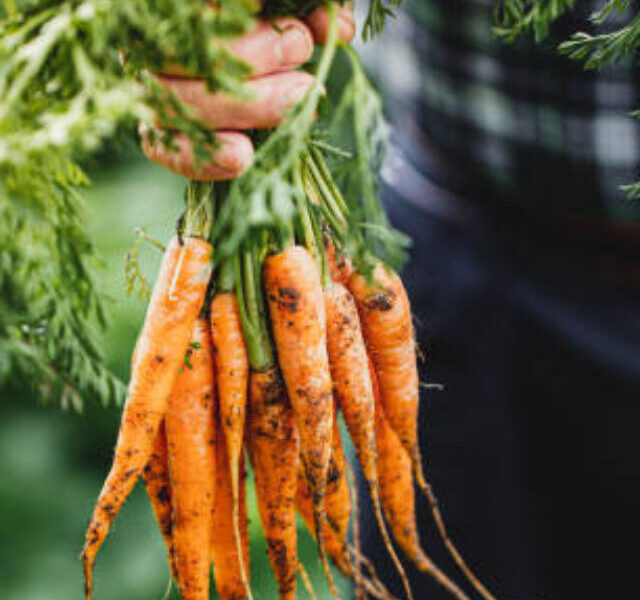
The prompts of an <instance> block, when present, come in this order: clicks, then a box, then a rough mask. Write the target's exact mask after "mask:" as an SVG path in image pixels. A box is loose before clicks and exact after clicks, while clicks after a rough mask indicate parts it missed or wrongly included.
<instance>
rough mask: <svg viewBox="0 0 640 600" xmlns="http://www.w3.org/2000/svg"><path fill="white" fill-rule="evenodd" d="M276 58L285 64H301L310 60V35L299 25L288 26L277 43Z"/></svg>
mask: <svg viewBox="0 0 640 600" xmlns="http://www.w3.org/2000/svg"><path fill="white" fill-rule="evenodd" d="M274 51H275V53H276V58H277V59H278V61H279V62H280V63H281V64H282V65H283V66H288V65H300V64H303V63H305V62H306V61H307V60H309V57H310V55H311V45H310V43H309V36H308V35H306V34H305V32H304V31H302V30H301V29H300V28H299V27H296V26H289V27H287V28H286V29H285V30H284V32H283V33H282V35H281V36H280V38H279V40H278V42H277V43H276V44H275V49H274Z"/></svg>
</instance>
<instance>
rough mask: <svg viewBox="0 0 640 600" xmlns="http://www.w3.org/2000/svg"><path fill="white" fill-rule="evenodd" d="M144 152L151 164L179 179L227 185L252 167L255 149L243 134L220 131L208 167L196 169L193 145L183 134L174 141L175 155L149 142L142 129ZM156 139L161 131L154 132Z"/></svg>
mask: <svg viewBox="0 0 640 600" xmlns="http://www.w3.org/2000/svg"><path fill="white" fill-rule="evenodd" d="M139 133H140V138H141V140H142V150H143V152H144V153H145V155H146V157H147V158H148V159H149V160H152V161H153V162H155V163H156V164H158V165H160V166H161V167H164V168H165V169H168V170H169V171H171V172H172V173H175V174H176V175H182V176H183V177H187V178H189V179H196V180H199V181H225V180H229V179H235V178H236V177H238V176H240V175H242V173H244V171H246V170H247V169H248V168H249V166H250V165H251V160H252V158H253V146H252V145H251V140H250V139H249V138H248V137H247V136H246V135H244V134H242V133H237V132H227V131H220V132H217V133H216V140H217V141H218V144H219V147H218V149H217V150H216V152H215V153H214V154H213V156H212V157H211V160H210V161H209V162H207V163H203V164H199V165H198V167H197V168H196V165H195V161H194V157H193V151H192V148H191V143H190V142H189V140H188V138H187V137H186V136H185V135H184V134H181V133H178V134H176V135H175V137H174V145H175V146H177V149H176V150H175V151H172V150H169V149H168V148H166V147H165V146H164V145H163V144H162V143H161V142H160V141H159V139H156V140H155V141H154V143H152V142H151V141H150V135H149V134H150V132H149V130H148V128H147V127H146V126H145V125H142V124H141V125H140V127H139ZM154 133H155V134H156V136H157V138H159V136H161V135H162V131H161V130H158V129H156V130H155V131H154Z"/></svg>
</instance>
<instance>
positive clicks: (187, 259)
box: [82, 193, 212, 600]
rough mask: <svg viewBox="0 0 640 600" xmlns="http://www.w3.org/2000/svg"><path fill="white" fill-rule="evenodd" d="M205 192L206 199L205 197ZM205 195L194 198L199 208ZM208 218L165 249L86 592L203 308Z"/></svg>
mask: <svg viewBox="0 0 640 600" xmlns="http://www.w3.org/2000/svg"><path fill="white" fill-rule="evenodd" d="M206 197H207V196H206V193H205V201H206ZM202 200H203V199H202V197H198V198H195V197H194V198H192V199H191V204H190V207H191V208H192V210H193V211H196V210H198V207H199V203H200V202H201V201H202ZM208 226H209V224H208V222H207V221H206V220H205V222H204V223H201V222H200V221H199V220H198V221H197V222H192V221H191V220H188V231H187V236H186V237H184V238H182V239H178V238H177V237H174V238H173V239H172V240H171V242H170V244H169V246H168V248H167V250H166V252H165V255H164V259H163V261H162V265H161V267H160V274H159V277H158V280H157V282H156V285H155V288H154V291H153V295H152V297H151V301H150V303H149V308H148V310H147V316H146V319H145V324H144V327H143V329H142V333H141V334H140V338H139V341H138V345H137V357H136V360H135V363H134V364H133V369H132V375H131V382H130V383H129V391H128V396H127V401H126V404H125V407H124V411H123V415H122V423H121V426H120V432H119V434H118V441H117V444H116V449H115V456H114V460H113V465H112V467H111V470H110V472H109V474H108V476H107V479H106V480H105V482H104V486H103V488H102V491H101V493H100V496H99V497H98V501H97V503H96V507H95V509H94V512H93V516H92V518H91V522H90V523H89V527H88V529H87V534H86V542H85V546H84V550H83V552H82V561H83V566H84V574H85V595H86V598H87V600H88V599H89V598H91V594H92V591H93V563H94V561H95V557H96V554H97V552H98V550H99V548H100V546H101V545H102V543H103V542H104V540H105V538H106V537H107V534H108V532H109V528H110V526H111V523H112V522H113V520H114V519H115V517H116V515H117V514H118V512H119V510H120V508H121V507H122V505H123V504H124V503H125V501H126V499H127V497H128V496H129V494H130V493H131V490H132V489H133V487H134V486H135V484H136V481H137V480H138V477H139V476H140V475H142V472H143V469H144V467H145V465H146V464H147V463H148V461H149V457H150V456H151V453H152V450H153V445H154V443H155V440H156V436H157V433H158V428H159V427H160V423H161V421H162V418H163V417H164V415H165V413H166V410H167V403H168V399H169V394H170V392H171V390H172V388H173V384H174V382H175V379H176V377H177V375H178V369H179V368H180V366H181V364H182V362H183V360H184V354H185V351H186V349H187V345H188V343H189V339H190V336H191V331H192V329H193V325H194V323H195V321H196V319H197V317H198V313H199V312H200V310H201V309H202V305H203V302H204V298H205V294H206V290H207V286H208V279H209V277H208V274H209V271H210V261H211V251H212V250H211V245H210V244H209V243H208V242H207V241H205V240H204V239H202V238H201V237H198V236H199V235H203V234H204V235H206V233H207V230H208Z"/></svg>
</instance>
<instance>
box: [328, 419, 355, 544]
mask: <svg viewBox="0 0 640 600" xmlns="http://www.w3.org/2000/svg"><path fill="white" fill-rule="evenodd" d="M325 510H326V513H327V521H328V522H329V525H331V528H332V529H333V530H334V531H335V533H336V535H337V537H338V540H339V541H340V543H341V544H342V545H343V546H344V547H346V545H347V538H348V534H349V522H350V521H351V494H350V493H349V482H348V480H347V470H346V462H345V457H344V451H343V449H342V439H341V437H340V428H339V427H338V413H337V409H336V410H335V411H334V416H333V444H332V451H331V461H330V463H329V477H328V478H327V495H326V499H325Z"/></svg>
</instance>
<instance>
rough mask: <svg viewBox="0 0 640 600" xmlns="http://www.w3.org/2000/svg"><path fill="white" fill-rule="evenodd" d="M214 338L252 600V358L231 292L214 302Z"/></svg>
mask: <svg viewBox="0 0 640 600" xmlns="http://www.w3.org/2000/svg"><path fill="white" fill-rule="evenodd" d="M210 323H211V335H212V338H213V347H214V354H215V365H216V374H217V383H218V395H219V398H220V400H219V402H220V424H221V426H222V429H223V431H224V438H225V441H226V444H227V456H228V457H229V472H230V473H231V493H232V496H233V531H234V536H235V539H236V545H237V547H238V556H239V557H240V568H241V573H242V576H243V581H244V583H245V585H246V588H247V595H248V596H249V598H250V599H251V598H252V594H251V588H250V586H249V582H248V577H247V575H246V569H245V566H244V564H243V555H242V552H240V546H241V540H240V525H239V512H238V511H239V506H238V505H239V468H240V457H241V455H242V452H243V439H244V425H245V415H246V407H247V388H248V384H249V358H248V356H247V350H246V348H245V343H244V337H243V335H242V323H241V321H240V313H239V309H238V301H237V299H236V295H235V293H234V292H231V291H223V292H220V293H217V294H216V295H215V296H214V298H213V300H212V301H211V315H210Z"/></svg>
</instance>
